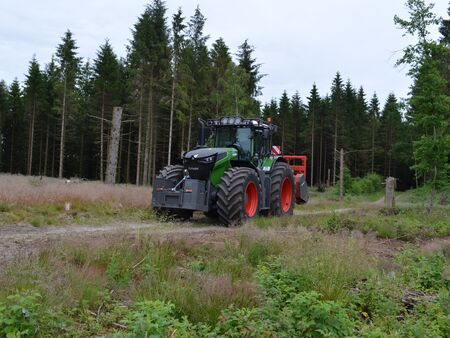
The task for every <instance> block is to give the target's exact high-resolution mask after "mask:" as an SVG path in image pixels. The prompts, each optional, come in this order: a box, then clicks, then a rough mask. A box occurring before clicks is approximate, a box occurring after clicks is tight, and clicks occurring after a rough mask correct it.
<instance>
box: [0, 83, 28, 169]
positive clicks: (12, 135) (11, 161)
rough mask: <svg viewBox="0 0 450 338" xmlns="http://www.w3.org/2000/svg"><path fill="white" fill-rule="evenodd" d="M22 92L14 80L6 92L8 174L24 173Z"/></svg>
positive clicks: (24, 146) (5, 121)
mask: <svg viewBox="0 0 450 338" xmlns="http://www.w3.org/2000/svg"><path fill="white" fill-rule="evenodd" d="M23 101H24V99H23V92H22V89H21V88H20V84H19V81H18V80H17V79H14V81H13V82H12V83H11V86H10V87H9V91H8V111H7V114H6V116H5V119H4V123H5V135H4V137H5V139H6V143H7V144H8V147H7V149H6V153H7V156H8V158H7V160H6V159H5V162H6V163H7V168H8V171H9V172H10V173H21V174H24V173H25V172H26V164H27V163H26V162H25V161H24V158H25V157H24V156H23V154H25V153H26V143H25V140H26V128H23V127H24V122H25V112H24V102H23Z"/></svg>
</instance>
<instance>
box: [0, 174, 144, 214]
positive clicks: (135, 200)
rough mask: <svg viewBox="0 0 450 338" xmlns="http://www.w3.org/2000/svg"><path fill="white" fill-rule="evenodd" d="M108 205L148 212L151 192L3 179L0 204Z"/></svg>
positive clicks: (125, 187) (34, 178)
mask: <svg viewBox="0 0 450 338" xmlns="http://www.w3.org/2000/svg"><path fill="white" fill-rule="evenodd" d="M66 202H71V203H76V204H90V203H94V204H96V203H98V204H101V203H108V204H114V205H117V206H119V207H129V208H148V207H150V205H151V189H150V188H149V187H136V186H133V185H123V184H121V185H114V186H112V185H107V184H103V183H101V182H98V181H95V182H93V181H92V182H88V181H79V180H78V181H77V180H75V181H74V180H72V181H70V183H68V182H66V180H59V179H55V178H49V177H42V178H41V177H38V176H21V175H5V174H1V175H0V203H6V204H15V205H20V206H33V205H43V204H53V205H57V204H58V205H61V204H62V205H64V203H66Z"/></svg>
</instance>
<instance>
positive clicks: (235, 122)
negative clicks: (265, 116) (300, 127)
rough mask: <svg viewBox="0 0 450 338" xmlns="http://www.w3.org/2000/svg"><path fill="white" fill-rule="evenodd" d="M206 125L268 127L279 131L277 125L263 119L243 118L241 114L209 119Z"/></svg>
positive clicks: (273, 130)
mask: <svg viewBox="0 0 450 338" xmlns="http://www.w3.org/2000/svg"><path fill="white" fill-rule="evenodd" d="M206 125H207V126H209V127H220V126H242V127H254V128H259V129H268V130H270V131H272V132H276V131H277V126H276V125H274V124H272V123H269V122H266V121H263V120H262V119H252V118H242V117H239V116H234V117H221V118H217V119H208V120H206Z"/></svg>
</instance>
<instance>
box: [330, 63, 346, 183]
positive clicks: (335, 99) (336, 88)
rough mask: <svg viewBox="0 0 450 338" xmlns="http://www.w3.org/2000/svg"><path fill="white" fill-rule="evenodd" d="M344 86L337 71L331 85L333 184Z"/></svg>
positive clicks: (334, 181)
mask: <svg viewBox="0 0 450 338" xmlns="http://www.w3.org/2000/svg"><path fill="white" fill-rule="evenodd" d="M343 93H344V87H343V82H342V78H341V74H340V73H339V72H337V73H336V76H335V77H334V79H333V83H332V85H331V109H332V111H333V117H334V127H333V129H334V132H333V178H332V180H333V185H335V184H336V174H337V172H336V164H337V151H338V145H339V143H338V132H339V129H340V128H339V127H340V123H339V122H340V119H341V118H342V110H343V96H344V94H343Z"/></svg>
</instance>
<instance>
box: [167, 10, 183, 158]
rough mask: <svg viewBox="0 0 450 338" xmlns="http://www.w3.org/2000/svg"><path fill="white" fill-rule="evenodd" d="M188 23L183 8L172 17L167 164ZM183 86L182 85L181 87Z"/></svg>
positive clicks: (170, 156)
mask: <svg viewBox="0 0 450 338" xmlns="http://www.w3.org/2000/svg"><path fill="white" fill-rule="evenodd" d="M185 28H186V25H185V24H184V17H183V13H182V11H181V9H180V8H179V9H178V11H177V12H176V13H175V14H174V15H173V19H172V59H171V61H172V62H171V67H172V91H171V97H170V122H169V146H168V153H167V164H168V165H169V164H170V163H171V160H172V139H173V136H172V134H173V120H174V114H175V104H176V103H175V101H176V98H177V95H176V91H177V89H178V88H177V81H178V80H179V76H178V73H179V68H182V67H180V66H179V65H180V63H181V62H182V59H183V48H184V45H185V33H184V30H185ZM181 88H182V86H180V89H181Z"/></svg>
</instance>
